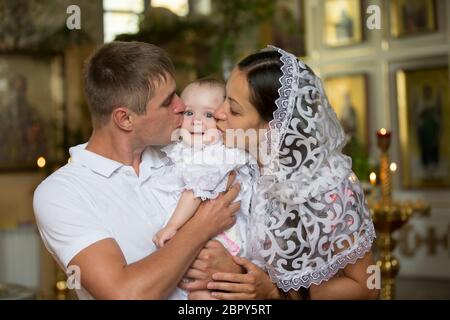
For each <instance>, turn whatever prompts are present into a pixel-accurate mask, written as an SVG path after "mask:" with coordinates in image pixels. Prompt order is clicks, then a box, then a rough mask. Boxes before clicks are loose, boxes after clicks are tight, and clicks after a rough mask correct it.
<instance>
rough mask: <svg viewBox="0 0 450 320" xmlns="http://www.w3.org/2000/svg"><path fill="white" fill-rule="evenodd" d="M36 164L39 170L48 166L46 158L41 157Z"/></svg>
mask: <svg viewBox="0 0 450 320" xmlns="http://www.w3.org/2000/svg"><path fill="white" fill-rule="evenodd" d="M36 163H37V165H38V167H39V168H43V167H45V165H46V164H47V161H46V160H45V158H44V157H39V158H37V160H36Z"/></svg>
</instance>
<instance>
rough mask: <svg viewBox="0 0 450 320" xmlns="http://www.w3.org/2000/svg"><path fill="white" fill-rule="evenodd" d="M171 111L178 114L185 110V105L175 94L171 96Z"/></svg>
mask: <svg viewBox="0 0 450 320" xmlns="http://www.w3.org/2000/svg"><path fill="white" fill-rule="evenodd" d="M173 99H174V101H173V104H172V105H173V113H175V114H179V113H182V112H184V111H185V110H186V106H185V105H184V102H183V100H181V99H180V97H179V96H178V95H177V94H176V95H175V97H174V98H173Z"/></svg>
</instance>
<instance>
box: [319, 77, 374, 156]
mask: <svg viewBox="0 0 450 320" xmlns="http://www.w3.org/2000/svg"><path fill="white" fill-rule="evenodd" d="M324 85H325V89H326V92H327V96H328V100H329V102H330V104H331V106H332V107H333V109H334V111H335V112H336V115H337V117H338V119H339V121H340V123H341V125H342V127H343V129H344V132H345V134H346V135H347V148H354V147H361V148H363V149H367V147H368V141H369V136H368V133H369V130H368V108H367V101H368V100H367V75H366V74H364V73H362V74H349V75H339V76H331V77H326V78H325V83H324Z"/></svg>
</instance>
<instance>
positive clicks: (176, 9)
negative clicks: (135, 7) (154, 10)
mask: <svg viewBox="0 0 450 320" xmlns="http://www.w3.org/2000/svg"><path fill="white" fill-rule="evenodd" d="M151 4H152V7H164V8H167V9H169V10H170V11H172V12H173V13H175V14H177V15H179V16H185V15H187V14H188V13H189V4H188V0H152V1H151Z"/></svg>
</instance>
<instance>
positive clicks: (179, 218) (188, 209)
mask: <svg viewBox="0 0 450 320" xmlns="http://www.w3.org/2000/svg"><path fill="white" fill-rule="evenodd" d="M200 203H201V199H200V198H196V197H195V196H194V193H193V192H192V190H185V191H183V193H182V194H181V197H180V200H179V201H178V204H177V207H176V208H175V211H174V212H173V214H172V217H171V218H170V220H169V222H168V223H167V225H166V226H165V227H164V228H162V229H161V230H160V231H159V232H158V233H157V234H156V235H155V236H154V237H153V242H154V243H155V245H156V246H158V247H162V246H164V243H165V242H166V241H169V240H170V239H171V238H172V237H173V236H174V235H175V233H176V232H177V230H178V229H179V228H181V226H182V225H183V224H185V222H186V221H188V220H189V219H190V218H191V217H192V216H193V215H194V213H195V211H196V210H197V208H198V207H199V205H200Z"/></svg>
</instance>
